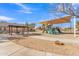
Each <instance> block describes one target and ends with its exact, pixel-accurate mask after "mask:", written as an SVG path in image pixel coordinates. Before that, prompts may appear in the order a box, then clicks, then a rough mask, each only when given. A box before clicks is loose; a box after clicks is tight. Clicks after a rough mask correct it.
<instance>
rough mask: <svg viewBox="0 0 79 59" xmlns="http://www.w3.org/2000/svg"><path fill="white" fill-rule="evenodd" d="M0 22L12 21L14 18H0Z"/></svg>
mask: <svg viewBox="0 0 79 59" xmlns="http://www.w3.org/2000/svg"><path fill="white" fill-rule="evenodd" d="M0 20H3V21H9V20H14V18H11V17H7V16H0Z"/></svg>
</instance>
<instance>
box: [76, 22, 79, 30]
mask: <svg viewBox="0 0 79 59" xmlns="http://www.w3.org/2000/svg"><path fill="white" fill-rule="evenodd" d="M76 27H77V29H78V30H79V22H77V24H76Z"/></svg>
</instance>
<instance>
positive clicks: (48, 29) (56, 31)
mask: <svg viewBox="0 0 79 59" xmlns="http://www.w3.org/2000/svg"><path fill="white" fill-rule="evenodd" d="M44 32H46V33H48V34H60V33H62V32H61V31H60V29H59V28H58V27H53V28H52V25H48V26H45V25H43V33H44Z"/></svg>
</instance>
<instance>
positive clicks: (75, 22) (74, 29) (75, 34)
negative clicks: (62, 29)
mask: <svg viewBox="0 0 79 59" xmlns="http://www.w3.org/2000/svg"><path fill="white" fill-rule="evenodd" d="M73 19H74V37H76V19H75V16H73Z"/></svg>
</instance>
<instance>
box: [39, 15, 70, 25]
mask: <svg viewBox="0 0 79 59" xmlns="http://www.w3.org/2000/svg"><path fill="white" fill-rule="evenodd" d="M70 20H71V16H65V17H62V18H58V19H53V20H49V21H43V22H39V23H40V24H45V25H47V24H50V25H53V24H60V23H67V22H70Z"/></svg>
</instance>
